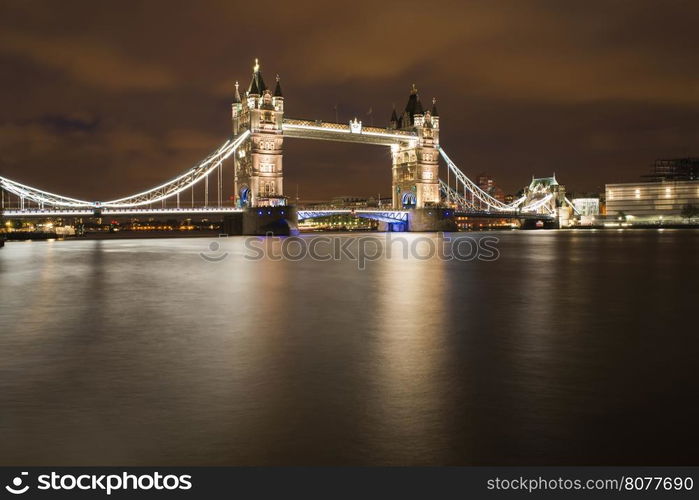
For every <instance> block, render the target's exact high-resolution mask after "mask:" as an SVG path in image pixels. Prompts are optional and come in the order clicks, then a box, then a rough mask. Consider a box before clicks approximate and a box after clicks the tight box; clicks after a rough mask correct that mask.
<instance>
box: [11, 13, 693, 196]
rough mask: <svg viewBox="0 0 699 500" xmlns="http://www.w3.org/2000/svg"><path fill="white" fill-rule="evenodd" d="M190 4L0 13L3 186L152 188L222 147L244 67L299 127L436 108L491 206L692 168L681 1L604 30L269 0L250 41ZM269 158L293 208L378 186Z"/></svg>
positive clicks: (355, 162) (247, 33) (379, 183)
mask: <svg viewBox="0 0 699 500" xmlns="http://www.w3.org/2000/svg"><path fill="white" fill-rule="evenodd" d="M208 5H210V7H209V8H207V9H202V8H200V6H196V7H194V6H192V7H188V6H187V5H183V6H181V8H180V9H173V10H167V9H164V8H159V6H158V4H157V3H149V4H147V5H139V6H138V7H136V6H134V7H133V8H132V9H124V10H120V9H118V8H117V4H112V5H106V6H105V4H102V5H101V6H94V5H90V4H87V3H85V2H69V3H68V4H67V5H64V4H61V6H60V7H59V6H58V5H54V4H51V3H41V2H38V3H16V4H5V5H4V6H3V7H2V10H3V16H2V19H3V20H2V21H0V22H1V23H2V24H3V30H2V33H3V35H2V37H3V44H2V49H1V50H0V60H1V61H2V63H3V65H4V66H5V67H6V68H7V69H8V70H9V71H5V72H3V73H4V75H5V76H4V77H3V80H2V85H3V88H4V89H5V92H4V93H3V94H2V97H0V102H1V103H2V111H0V117H2V118H1V120H0V124H1V125H0V126H2V129H3V130H2V134H1V137H2V139H0V141H2V150H3V157H2V160H1V161H0V169H1V171H2V174H3V175H6V176H9V177H12V178H15V179H18V180H22V181H25V182H27V183H28V184H31V185H36V186H38V187H43V188H46V189H50V190H52V191H57V192H62V193H66V194H72V195H74V196H77V197H88V198H105V199H107V198H110V197H114V196H118V195H121V194H125V193H127V192H132V191H134V190H138V189H140V188H145V187H148V186H150V185H153V184H154V183H158V182H162V181H163V180H166V179H169V178H171V177H172V176H173V175H175V174H177V173H179V172H182V171H184V170H186V169H187V168H189V167H191V166H192V165H193V164H195V163H196V162H197V161H199V160H200V159H201V158H202V157H203V156H204V155H206V154H207V153H208V152H209V151H210V150H211V149H212V148H213V147H216V146H217V145H218V144H220V143H221V142H222V140H224V139H225V137H226V136H228V135H230V104H231V102H232V99H233V95H234V82H235V81H236V80H238V81H240V84H241V86H243V88H246V87H247V84H248V82H249V79H250V74H251V65H252V62H253V60H254V58H255V57H259V59H260V62H261V64H262V71H263V73H264V74H265V77H266V78H267V79H268V81H270V82H273V81H274V76H275V75H276V74H277V73H278V74H280V75H281V79H282V84H283V86H284V92H285V97H286V108H287V110H288V114H290V115H291V116H296V117H302V118H313V119H324V120H327V121H334V120H335V109H334V108H335V106H337V108H338V115H339V119H340V121H342V122H347V121H349V120H350V119H351V118H354V117H355V116H356V117H358V118H359V119H360V120H363V121H364V122H365V124H370V123H372V122H373V123H374V125H376V126H386V125H388V122H389V119H390V113H391V110H392V105H393V104H395V106H396V108H397V109H398V110H399V111H400V110H402V108H403V107H404V106H405V101H406V100H407V97H408V94H409V91H410V86H411V85H412V84H413V83H415V84H416V85H417V87H418V90H419V92H420V95H421V97H422V99H423V101H424V102H431V99H432V97H437V99H438V105H439V107H440V118H441V122H442V140H443V142H444V143H445V144H448V145H449V147H450V154H451V155H452V156H453V157H454V159H455V160H457V161H458V163H459V164H461V165H463V167H464V170H465V171H466V172H467V173H468V174H470V175H472V176H475V175H477V174H479V173H481V172H487V173H488V174H489V175H491V176H492V177H494V178H495V180H496V183H497V184H498V185H499V186H501V187H502V188H503V189H504V190H505V192H507V193H513V192H516V191H517V190H519V189H521V188H522V187H523V186H524V185H525V184H527V183H528V181H529V180H530V179H531V176H532V175H535V176H537V177H539V176H548V175H551V174H552V173H553V172H556V175H557V176H558V177H559V178H560V179H561V182H563V183H564V184H565V185H566V186H567V187H568V188H569V189H571V190H575V191H598V192H602V190H603V186H604V184H605V183H610V182H620V181H629V180H636V179H638V177H639V176H640V175H641V174H644V173H645V172H646V171H647V170H648V166H649V165H650V164H651V163H652V162H653V160H655V159H656V158H661V157H680V156H688V155H692V154H695V155H696V151H695V150H694V149H693V146H694V144H696V139H697V134H698V132H699V126H698V125H697V123H699V121H698V120H697V119H696V118H697V116H698V115H699V106H698V100H697V90H696V84H695V83H694V82H695V81H696V80H697V78H696V77H697V75H694V74H693V73H694V72H697V69H696V65H695V64H692V62H693V60H694V58H695V54H694V49H693V48H694V47H696V38H697V35H695V34H693V32H692V30H691V26H692V21H691V18H692V16H691V14H693V12H692V11H695V12H694V13H696V10H697V8H696V7H694V6H691V5H690V4H689V3H684V2H676V3H673V4H670V5H668V4H665V5H664V6H663V10H662V11H659V9H658V7H657V6H655V5H653V3H652V2H635V3H634V4H633V5H629V4H624V5H619V4H615V5H612V6H609V5H607V6H605V15H604V16H601V15H600V9H601V4H599V5H598V6H596V7H595V6H593V7H592V8H590V4H589V3H586V6H587V7H588V8H587V9H586V10H579V9H578V8H576V7H575V6H574V5H573V4H566V6H565V7H561V6H555V5H554V4H553V3H551V2H538V3H536V4H534V6H527V9H526V11H525V10H518V8H517V6H516V5H515V4H512V8H511V9H501V8H498V9H494V8H491V7H489V6H488V5H487V4H478V3H470V4H468V5H466V6H456V5H454V6H447V7H445V6H435V7H430V8H429V9H428V8H426V7H425V6H424V5H422V4H420V3H414V4H411V3H407V4H401V7H397V6H396V5H391V4H388V5H381V6H369V5H368V4H362V3H359V4H353V6H354V7H356V8H354V7H353V11H352V12H351V13H346V15H344V16H338V15H337V14H336V13H335V12H334V11H333V9H331V8H330V7H327V6H324V5H323V4H318V5H313V4H312V3H308V4H303V5H298V4H295V6H294V7H293V8H290V7H289V6H284V5H278V6H274V7H273V8H270V10H271V11H273V12H269V13H267V15H265V16H262V18H261V20H260V22H259V24H260V25H261V26H260V30H259V32H258V31H257V30H256V28H255V24H256V23H242V24H241V25H236V24H235V22H234V19H235V18H236V17H239V16H243V17H249V16H250V15H251V13H246V12H245V10H244V9H245V7H244V8H243V10H241V9H240V8H236V9H235V10H234V11H233V10H231V9H229V8H227V7H226V6H225V5H224V4H221V3H217V2H213V3H210V4H208ZM161 7H162V6H161ZM302 10H304V11H313V12H314V13H315V14H316V15H314V16H312V17H313V19H308V18H306V17H305V16H302V15H301V14H300V12H301V11H302ZM688 14H690V15H688ZM158 20H159V21H158ZM457 20H458V22H459V23H460V27H459V29H453V30H450V29H449V26H451V24H450V23H454V22H456V21H457ZM464 23H466V24H468V25H469V26H463V24H464ZM229 24H230V29H225V27H226V26H227V25H229ZM243 24H244V25H243ZM684 24H686V26H685V29H682V26H683V25H684ZM262 26H264V27H265V29H262ZM669 26H672V27H673V29H672V31H669V30H667V29H663V28H664V27H669ZM392 29H395V30H396V37H390V36H386V31H388V32H390V31H391V30H392ZM437 32H438V33H439V36H434V34H435V33H437ZM256 33H257V34H256ZM294 34H295V35H294ZM282 40H285V41H286V43H281V41H282ZM289 41H291V42H289ZM409 44H412V46H413V47H414V50H411V51H406V50H405V46H406V45H409ZM339 56H341V57H339ZM369 110H371V114H368V113H369ZM285 153H286V154H285V156H286V165H285V177H286V179H285V182H286V186H287V189H286V190H287V193H288V194H289V195H290V196H291V197H294V196H295V192H296V185H299V189H300V192H301V196H302V197H303V198H306V199H324V198H329V197H332V196H336V195H344V194H348V195H358V196H368V195H375V194H377V193H380V192H385V193H388V192H389V190H390V169H389V168H388V166H387V163H388V162H387V158H386V157H387V156H388V153H387V152H386V151H383V150H382V149H376V148H370V147H366V146H357V145H345V144H326V143H318V142H314V143H309V142H307V141H288V142H287V144H285ZM328 165H331V166H333V167H335V168H328ZM95 166H97V168H95ZM75 178H79V179H81V180H80V182H75V180H74V179H75ZM367 178H370V179H371V182H366V179H367Z"/></svg>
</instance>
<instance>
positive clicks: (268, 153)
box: [233, 59, 286, 207]
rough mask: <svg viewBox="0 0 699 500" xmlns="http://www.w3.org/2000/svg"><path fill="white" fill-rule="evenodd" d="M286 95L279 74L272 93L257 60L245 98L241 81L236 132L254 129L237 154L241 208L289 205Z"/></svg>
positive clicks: (235, 114) (235, 108)
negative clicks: (285, 154)
mask: <svg viewBox="0 0 699 500" xmlns="http://www.w3.org/2000/svg"><path fill="white" fill-rule="evenodd" d="M283 117H284V96H283V95H282V88H281V84H280V83H279V76H277V82H276V86H275V89H274V92H272V91H271V90H270V89H268V88H267V85H265V81H264V79H263V78H262V72H261V71H260V65H259V62H258V60H257V59H255V66H254V68H253V74H252V79H251V81H250V85H249V86H248V90H247V92H245V96H244V98H243V99H241V96H240V91H239V89H238V83H237V82H236V85H235V99H234V102H233V135H237V134H239V133H242V132H244V131H245V130H250V132H251V135H250V140H249V141H247V142H246V144H245V146H244V147H242V148H240V149H239V150H238V152H237V153H236V155H235V160H234V163H235V181H234V182H235V185H234V193H235V202H236V205H237V206H239V207H277V206H284V205H286V198H285V197H284V184H283V182H284V172H283V169H282V157H283V154H282V146H283V142H284V139H283V135H282V120H283Z"/></svg>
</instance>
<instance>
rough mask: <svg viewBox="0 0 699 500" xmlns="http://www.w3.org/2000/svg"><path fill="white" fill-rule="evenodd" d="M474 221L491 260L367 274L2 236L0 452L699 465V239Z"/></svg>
mask: <svg viewBox="0 0 699 500" xmlns="http://www.w3.org/2000/svg"><path fill="white" fill-rule="evenodd" d="M487 235H488V236H491V237H492V236H495V237H497V238H498V240H499V241H498V242H497V244H496V246H497V250H498V252H499V258H498V259H497V260H493V259H490V260H488V259H486V260H478V259H475V260H472V261H463V260H456V259H452V260H447V259H439V258H432V259H426V258H423V257H421V256H419V255H413V254H409V255H407V256H405V255H402V254H401V253H400V252H398V253H396V254H394V255H392V256H391V258H390V259H389V258H386V257H385V256H384V257H381V258H377V259H375V260H372V261H370V262H367V263H366V265H365V266H364V267H365V269H363V270H360V269H359V267H360V266H358V263H357V262H356V261H355V260H352V259H351V258H350V257H348V256H346V255H343V256H341V258H339V259H330V260H324V261H318V260H314V259H312V258H310V257H305V258H299V259H295V260H284V259H282V260H273V258H272V256H271V255H270V254H268V253H265V255H264V256H263V257H262V258H261V259H259V260H250V259H249V258H246V256H248V257H249V256H250V255H251V252H250V250H249V249H248V248H246V246H245V239H244V238H242V237H235V238H226V239H221V240H218V241H215V240H211V239H206V238H202V239H150V240H103V241H100V240H82V241H55V242H28V243H16V242H10V243H8V244H6V246H5V248H3V249H0V313H1V314H0V450H1V453H0V464H2V465H20V464H22V465H39V464H46V465H71V464H82V465H155V464H158V465H376V464H391V465H408V464H424V465H441V464H474V465H486V464H499V465H505V464H520V465H525V464H529V465H535V464H546V465H572V464H608V465H621V464H648V465H663V464H666V465H670V464H673V465H686V464H696V463H697V462H699V446H698V445H699V439H698V436H699V431H698V430H697V422H699V405H697V394H699V375H698V373H699V372H698V369H697V367H698V366H699V338H698V332H699V329H698V328H697V318H698V317H699V314H698V313H697V311H699V285H698V282H699V260H698V258H697V257H698V255H699V231H691V230H675V231H673V230H661V231H659V230H647V231H646V230H623V231H622V230H619V231H615V230H611V231H529V232H527V231H513V232H493V233H487ZM472 236H473V237H475V238H479V237H481V236H483V235H475V236H474V235H472ZM319 237H321V236H317V235H316V236H304V237H303V238H304V241H306V243H309V242H310V241H311V240H312V239H313V238H319ZM324 237H327V235H324ZM367 237H368V238H375V239H376V246H377V247H381V245H384V246H385V245H386V243H385V240H384V236H383V235H370V236H367V235H363V236H360V235H339V234H338V235H333V236H330V238H331V239H340V240H343V241H344V240H346V239H348V238H349V239H353V238H354V239H357V238H365V239H366V238H367ZM401 237H404V238H407V239H408V240H410V241H412V240H411V239H415V238H425V237H426V236H425V235H413V234H407V235H402V236H401ZM428 237H429V238H435V237H436V236H434V235H432V236H428ZM462 237H463V236H462ZM273 244H274V245H279V242H273ZM329 245H330V246H332V241H331V242H330V243H329ZM270 248H273V247H270Z"/></svg>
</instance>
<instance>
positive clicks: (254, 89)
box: [248, 58, 267, 95]
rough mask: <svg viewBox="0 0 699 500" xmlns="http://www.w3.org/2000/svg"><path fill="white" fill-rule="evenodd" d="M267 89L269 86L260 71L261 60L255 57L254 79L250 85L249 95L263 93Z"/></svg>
mask: <svg viewBox="0 0 699 500" xmlns="http://www.w3.org/2000/svg"><path fill="white" fill-rule="evenodd" d="M265 90H267V86H266V85H265V81H264V79H263V78H262V71H260V61H259V59H257V58H255V65H254V66H253V67H252V79H251V80H250V85H249V86H248V95H262V94H263V93H264V91H265Z"/></svg>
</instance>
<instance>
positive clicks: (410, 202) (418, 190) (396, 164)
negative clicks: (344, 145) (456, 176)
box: [390, 85, 440, 210]
mask: <svg viewBox="0 0 699 500" xmlns="http://www.w3.org/2000/svg"><path fill="white" fill-rule="evenodd" d="M432 103H433V105H432V110H431V111H430V110H427V111H423V108H422V103H421V102H420V96H419V95H418V93H417V88H415V85H413V87H412V89H411V91H410V97H409V98H408V104H407V105H406V106H405V111H404V112H403V114H402V115H401V116H400V117H398V116H397V115H396V111H395V109H394V110H393V114H392V115H391V125H390V127H391V128H395V129H402V130H411V131H414V132H416V134H417V142H416V141H411V142H402V143H400V144H397V145H395V146H393V147H392V154H393V208H394V209H396V210H398V209H402V208H418V209H419V208H426V207H431V206H438V205H439V203H440V196H439V163H438V159H439V150H438V147H439V114H438V112H437V105H436V100H433V101H432Z"/></svg>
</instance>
